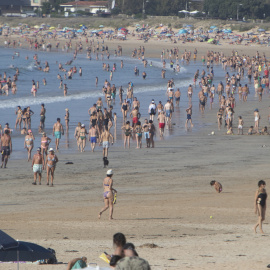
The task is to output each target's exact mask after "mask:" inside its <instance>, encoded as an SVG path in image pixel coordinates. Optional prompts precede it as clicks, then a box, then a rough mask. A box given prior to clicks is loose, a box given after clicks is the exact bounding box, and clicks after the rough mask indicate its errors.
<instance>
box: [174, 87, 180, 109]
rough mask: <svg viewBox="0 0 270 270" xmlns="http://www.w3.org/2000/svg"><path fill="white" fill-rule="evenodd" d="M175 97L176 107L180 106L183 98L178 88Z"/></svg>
mask: <svg viewBox="0 0 270 270" xmlns="http://www.w3.org/2000/svg"><path fill="white" fill-rule="evenodd" d="M174 97H175V105H177V106H179V102H180V97H181V92H180V89H179V88H177V90H176V91H175V93H174Z"/></svg>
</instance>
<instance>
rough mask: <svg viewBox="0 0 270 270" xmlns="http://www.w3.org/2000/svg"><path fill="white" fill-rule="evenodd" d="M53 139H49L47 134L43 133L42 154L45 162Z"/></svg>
mask: <svg viewBox="0 0 270 270" xmlns="http://www.w3.org/2000/svg"><path fill="white" fill-rule="evenodd" d="M51 141H52V140H51V138H49V137H47V134H46V132H43V133H42V137H41V145H40V146H41V154H42V156H43V160H44V154H45V156H47V151H48V147H49V144H50V143H51Z"/></svg>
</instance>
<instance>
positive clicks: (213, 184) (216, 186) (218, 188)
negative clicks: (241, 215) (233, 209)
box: [210, 180, 222, 193]
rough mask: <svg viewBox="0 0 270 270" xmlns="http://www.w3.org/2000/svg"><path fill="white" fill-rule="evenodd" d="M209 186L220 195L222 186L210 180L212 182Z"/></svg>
mask: <svg viewBox="0 0 270 270" xmlns="http://www.w3.org/2000/svg"><path fill="white" fill-rule="evenodd" d="M210 185H211V186H214V188H215V190H216V191H217V192H218V193H220V192H221V191H222V185H221V184H220V183H219V182H217V181H215V180H212V181H211V182H210Z"/></svg>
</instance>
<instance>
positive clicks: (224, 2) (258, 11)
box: [204, 0, 270, 20]
mask: <svg viewBox="0 0 270 270" xmlns="http://www.w3.org/2000/svg"><path fill="white" fill-rule="evenodd" d="M204 11H205V12H206V14H207V15H208V16H209V17H215V18H220V19H230V18H232V19H237V12H238V19H239V20H243V18H244V19H246V20H247V19H267V20H270V0H237V1H236V0H214V1H213V0H204Z"/></svg>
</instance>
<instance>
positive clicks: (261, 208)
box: [254, 180, 267, 233]
mask: <svg viewBox="0 0 270 270" xmlns="http://www.w3.org/2000/svg"><path fill="white" fill-rule="evenodd" d="M265 186H266V183H265V181H263V180H260V181H259V182H258V187H259V188H258V189H257V191H256V192H255V214H258V216H259V219H258V222H257V223H256V225H255V226H254V232H255V233H256V232H257V231H256V230H257V227H258V226H259V228H260V232H261V233H264V232H263V229H262V223H263V221H264V219H265V211H266V199H267V193H266V190H265Z"/></svg>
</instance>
